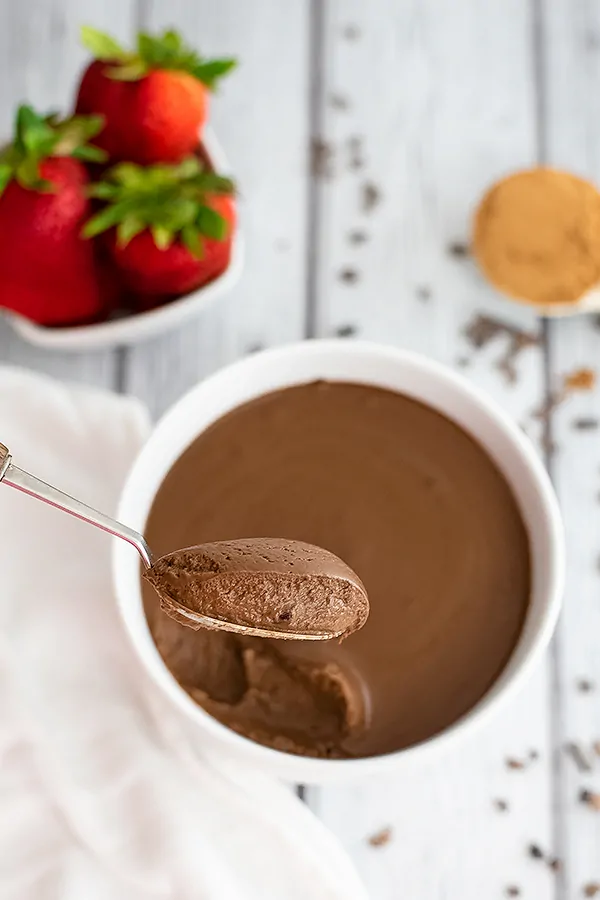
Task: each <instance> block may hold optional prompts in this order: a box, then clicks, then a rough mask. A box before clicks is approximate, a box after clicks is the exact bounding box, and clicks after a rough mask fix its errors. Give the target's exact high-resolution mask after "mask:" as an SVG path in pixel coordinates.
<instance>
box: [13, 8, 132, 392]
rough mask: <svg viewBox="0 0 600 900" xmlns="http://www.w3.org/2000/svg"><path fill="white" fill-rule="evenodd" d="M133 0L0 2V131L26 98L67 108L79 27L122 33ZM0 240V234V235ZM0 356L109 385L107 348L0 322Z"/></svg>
mask: <svg viewBox="0 0 600 900" xmlns="http://www.w3.org/2000/svg"><path fill="white" fill-rule="evenodd" d="M135 15H136V3H135V0H35V2H34V3H31V2H30V3H19V2H16V3H13V2H11V3H3V4H1V5H0V132H1V134H2V136H3V138H4V137H5V136H8V135H9V134H10V132H11V128H12V119H13V115H14V110H15V108H16V106H17V105H18V104H19V103H23V102H29V103H31V104H32V105H33V106H35V107H36V109H40V110H49V111H50V110H60V111H63V112H67V111H69V110H70V109H71V108H72V105H73V100H74V91H75V87H76V84H77V78H78V74H79V71H80V70H81V69H82V67H83V64H84V61H85V58H86V55H85V51H84V50H83V48H82V47H81V46H80V44H79V27H80V25H81V24H84V23H87V24H90V25H95V26H96V27H98V28H104V29H106V30H110V31H111V32H112V33H114V34H115V35H116V36H118V37H120V38H124V39H125V38H128V37H129V35H130V33H131V32H132V30H133V25H134V21H135ZM0 239H1V235H0ZM0 359H1V360H2V361H3V362H10V363H14V364H17V365H21V366H27V367H28V368H32V369H38V370H40V371H43V372H48V373H49V374H52V375H55V376H57V377H60V378H66V379H70V380H77V381H85V382H88V383H91V384H98V385H105V386H107V387H113V386H114V385H115V360H114V354H113V353H112V352H111V351H103V352H98V353H94V354H75V355H68V354H67V355H63V354H60V353H52V352H48V351H44V350H38V349H36V348H34V347H31V346H29V345H28V344H26V343H25V342H24V341H22V340H21V339H20V338H18V337H17V336H16V334H14V332H13V331H12V329H11V328H10V326H9V325H8V323H7V322H4V321H0Z"/></svg>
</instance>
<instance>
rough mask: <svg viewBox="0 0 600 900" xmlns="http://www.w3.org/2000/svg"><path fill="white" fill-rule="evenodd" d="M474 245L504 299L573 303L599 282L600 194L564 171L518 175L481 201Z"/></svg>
mask: <svg viewBox="0 0 600 900" xmlns="http://www.w3.org/2000/svg"><path fill="white" fill-rule="evenodd" d="M473 247H474V251H475V256H476V258H477V260H478V262H479V265H480V266H481V268H482V270H483V272H484V274H485V275H486V276H487V278H489V280H490V281H491V282H492V283H493V284H494V285H495V286H496V287H497V288H499V289H500V290H501V291H503V292H504V293H506V294H508V295H510V296H511V297H514V298H515V299H518V300H523V301H526V302H530V303H533V304H536V305H540V306H549V305H552V304H556V303H575V302H576V301H578V300H579V299H580V298H581V297H582V296H583V295H584V294H585V293H586V292H587V291H588V290H589V289H590V288H592V287H594V286H595V285H596V284H597V283H598V281H600V193H599V192H598V190H597V189H596V188H595V187H594V185H593V184H590V182H588V181H585V180H583V179H582V178H577V177H576V176H575V175H571V174H569V173H567V172H558V171H556V170H554V169H547V168H536V169H530V170H526V171H522V172H517V173H515V174H514V175H510V176H509V177H508V178H505V179H503V180H502V181H499V182H497V183H496V184H495V185H493V186H492V187H491V188H490V190H489V191H488V192H487V193H486V194H485V196H484V197H483V200H482V201H481V203H480V205H479V208H478V209H477V212H476V215H475V222H474V231H473Z"/></svg>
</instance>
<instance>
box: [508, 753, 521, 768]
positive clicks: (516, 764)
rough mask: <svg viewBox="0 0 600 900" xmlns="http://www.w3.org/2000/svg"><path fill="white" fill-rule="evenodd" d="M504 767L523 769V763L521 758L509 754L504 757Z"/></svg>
mask: <svg viewBox="0 0 600 900" xmlns="http://www.w3.org/2000/svg"><path fill="white" fill-rule="evenodd" d="M506 768H507V769H524V768H525V763H524V762H523V760H522V759H515V758H514V757H512V756H509V757H508V758H507V759H506Z"/></svg>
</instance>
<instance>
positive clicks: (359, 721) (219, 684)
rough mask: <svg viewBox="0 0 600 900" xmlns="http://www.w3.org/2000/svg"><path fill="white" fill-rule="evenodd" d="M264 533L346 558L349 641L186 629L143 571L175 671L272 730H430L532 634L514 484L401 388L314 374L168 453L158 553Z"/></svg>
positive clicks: (346, 736)
mask: <svg viewBox="0 0 600 900" xmlns="http://www.w3.org/2000/svg"><path fill="white" fill-rule="evenodd" d="M265 534H278V535H282V536H283V537H284V538H289V539H292V540H300V541H306V542H308V543H311V544H315V545H317V546H320V547H324V548H327V549H328V550H329V551H330V552H332V553H334V554H336V555H337V556H339V557H340V558H341V559H343V560H344V561H345V562H347V563H348V565H350V566H351V567H352V570H353V571H354V572H356V573H357V575H358V576H359V578H360V579H361V581H362V582H363V583H364V585H365V587H366V590H367V592H368V595H369V600H370V614H369V618H368V620H367V622H366V624H365V626H364V627H363V628H362V629H361V630H360V631H357V632H356V633H355V634H352V635H351V636H350V637H349V638H348V640H346V641H344V643H343V644H341V645H339V644H338V643H337V642H335V641H328V642H324V643H318V644H315V643H312V644H309V643H302V642H287V641H286V642H282V641H268V640H261V639H258V638H245V637H241V636H237V635H232V634H223V633H218V632H209V631H204V630H199V631H193V630H191V629H190V628H188V627H186V626H184V625H181V624H179V623H177V622H175V621H173V620H172V619H170V618H169V617H168V616H167V615H165V613H163V612H162V611H161V610H160V606H159V604H158V600H157V597H156V595H155V593H154V591H153V590H152V588H151V586H150V585H144V598H145V604H146V614H147V617H148V620H149V623H150V627H151V630H152V633H153V636H154V639H155V641H156V644H157V647H158V649H159V651H160V653H161V654H162V656H163V658H164V660H165V662H166V664H167V665H168V666H169V668H170V669H171V671H172V672H173V674H174V675H175V677H176V678H177V679H178V681H179V682H180V683H181V684H182V686H183V687H184V688H185V689H186V690H187V691H188V692H189V693H190V694H191V696H193V697H194V698H195V699H196V700H197V701H198V702H199V703H201V704H202V705H203V706H204V707H205V708H206V709H207V710H208V711H209V712H211V713H212V714H213V715H215V716H216V717H217V718H219V719H220V720H221V721H223V722H224V723H226V724H228V725H229V726H230V727H232V728H234V729H236V730H237V731H239V732H241V733H243V734H246V735H248V736H249V737H252V738H254V739H255V740H258V741H260V742H262V743H265V744H268V745H270V746H275V747H279V748H281V749H285V750H290V751H292V752H298V753H305V754H310V755H317V756H336V757H346V756H369V755H374V754H379V753H386V752H390V751H393V750H397V749H400V748H402V747H406V746H409V745H411V744H414V743H417V742H419V741H422V740H424V739H426V738H428V737H431V736H432V735H434V734H436V733H437V732H439V731H441V730H442V729H444V728H445V727H447V726H448V725H450V724H452V723H453V722H455V721H456V720H457V719H459V718H460V717H461V716H463V715H464V714H465V713H466V712H467V711H468V710H469V709H471V707H472V706H473V705H474V704H475V703H476V702H477V701H478V700H479V699H480V698H481V697H482V696H483V695H484V694H485V693H486V691H487V690H488V689H489V688H490V686H491V685H492V684H493V682H494V681H495V680H496V678H497V677H498V675H499V674H500V673H501V672H502V670H503V668H504V667H505V665H506V663H507V661H508V659H509V657H510V655H511V653H512V651H513V649H514V647H515V644H516V642H517V640H518V638H519V635H520V633H521V629H522V626H523V622H524V618H525V615H526V612H527V607H528V603H529V592H530V564H529V542H528V537H527V533H526V530H525V528H524V525H523V522H522V519H521V516H520V514H519V510H518V508H517V505H516V503H515V500H514V498H513V496H512V493H511V490H510V488H509V486H508V485H507V483H506V481H505V479H504V478H503V476H502V475H501V473H500V472H499V471H498V469H497V468H496V466H495V464H494V463H493V462H492V460H491V459H490V458H489V456H488V455H487V453H486V452H485V451H484V450H483V448H482V447H481V446H480V445H479V444H478V443H477V442H476V441H474V440H473V439H472V438H471V437H470V436H469V435H468V434H467V433H466V432H464V431H463V430H462V429H460V428H459V427H458V426H456V425H455V424H454V423H453V422H451V421H450V420H449V419H447V418H445V417H444V416H443V415H440V414H439V413H437V412H435V411H434V410H432V409H431V408H429V407H427V406H424V405H423V404H421V403H418V402H416V401H414V400H412V399H410V398H408V397H404V396H402V395H399V394H395V393H393V392H390V391H385V390H380V389H378V388H373V387H367V386H362V385H354V384H338V383H326V382H317V383H313V384H307V385H303V386H299V387H294V388H289V389H286V390H282V391H278V392H275V393H272V394H269V395H266V396H264V397H262V398H260V399H258V400H255V401H253V402H251V403H248V404H246V405H243V406H241V407H239V408H238V409H236V410H234V411H233V412H231V413H230V414H228V415H226V416H224V417H223V418H222V419H220V420H219V421H217V422H216V423H214V424H213V425H212V426H211V427H210V428H209V429H207V431H206V432H205V433H204V434H203V435H201V436H200V437H199V438H198V439H197V440H196V441H195V442H194V443H193V444H192V446H191V447H189V448H188V450H187V451H186V452H185V453H184V454H183V455H182V456H181V458H180V459H179V460H178V461H177V462H176V463H175V465H174V466H173V468H172V470H171V472H170V473H169V474H168V475H167V477H166V479H165V481H164V483H163V485H162V486H161V489H160V491H159V492H158V495H157V497H156V499H155V502H154V505H153V508H152V510H151V513H150V517H149V521H148V525H147V529H146V536H147V538H148V541H149V543H150V545H151V546H152V547H153V548H154V549H155V551H156V552H157V553H167V552H169V551H170V550H172V548H173V547H185V546H190V545H194V544H199V543H203V542H206V541H215V540H218V541H220V540H232V539H237V538H242V537H247V536H249V537H260V536H261V535H265Z"/></svg>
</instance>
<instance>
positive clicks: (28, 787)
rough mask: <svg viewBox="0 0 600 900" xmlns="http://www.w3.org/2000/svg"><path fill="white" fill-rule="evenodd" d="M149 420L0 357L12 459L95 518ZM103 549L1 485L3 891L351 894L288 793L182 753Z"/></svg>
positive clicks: (0, 431)
mask: <svg viewBox="0 0 600 900" xmlns="http://www.w3.org/2000/svg"><path fill="white" fill-rule="evenodd" d="M148 428H149V425H148V420H147V417H146V414H145V412H144V410H143V409H142V408H141V406H140V405H139V404H138V403H137V402H136V401H134V400H130V399H125V398H122V397H117V396H114V395H111V394H108V393H103V392H100V391H96V390H91V389H87V388H74V387H65V386H63V385H60V384H57V383H55V382H53V381H51V380H49V379H47V378H44V377H41V376H38V375H34V374H32V373H29V372H23V371H20V370H17V369H0V441H1V442H2V443H4V444H6V445H7V446H8V447H9V448H10V450H11V452H12V454H13V458H14V461H15V464H16V465H18V466H20V467H22V468H24V469H29V470H30V471H31V472H33V473H34V474H35V475H37V476H39V477H41V478H43V479H44V480H46V481H49V482H51V483H53V484H55V485H56V486H57V487H60V488H62V489H64V490H66V491H67V492H68V493H71V494H73V495H75V496H76V497H78V498H80V499H82V500H84V501H86V502H88V503H90V504H91V505H93V506H96V507H98V508H99V509H101V510H104V511H106V512H109V513H110V512H111V511H114V510H115V508H116V502H117V496H118V494H119V491H120V488H121V486H122V483H123V480H124V477H125V474H126V472H127V469H128V467H129V466H130V464H131V462H132V460H133V457H134V455H135V454H136V452H137V450H138V448H139V446H140V445H141V443H142V441H143V440H144V438H145V437H146V434H147V432H148ZM109 555H110V540H109V539H108V538H107V536H106V535H104V534H102V533H101V532H99V531H97V530H96V529H94V528H92V527H91V526H88V525H85V524H83V523H81V522H78V521H77V520H75V519H72V518H71V517H69V516H66V515H65V514H63V513H60V512H58V511H56V510H53V509H51V508H50V507H47V506H45V505H44V504H42V503H39V502H37V501H35V500H33V499H31V498H30V497H27V496H25V495H24V494H21V493H19V492H17V491H14V490H12V489H11V488H9V487H6V486H1V485H0V897H1V898H2V900H13V898H14V900H30V898H31V900H146V898H173V900H176V898H177V900H179V898H182V900H187V898H190V900H191V898H194V900H238V898H239V900H246V898H248V900H321V898H322V900H365V898H366V894H365V892H364V889H363V887H362V886H361V883H360V881H359V879H358V876H357V875H356V873H355V871H354V869H353V866H352V863H351V861H350V860H349V858H348V857H347V856H346V854H345V852H344V851H343V850H342V848H341V846H340V845H339V844H338V842H337V841H336V839H335V838H334V837H333V835H331V834H330V833H329V832H328V831H327V830H326V829H325V828H324V826H323V825H321V823H320V822H319V821H318V820H317V819H316V818H315V817H314V816H313V815H312V814H311V813H310V812H309V810H308V809H306V808H305V807H304V806H303V804H302V803H301V802H300V801H299V800H298V799H297V798H296V797H295V796H294V795H293V794H292V792H291V791H290V790H289V789H288V788H287V787H285V786H283V785H281V784H279V783H276V782H275V781H272V780H270V779H268V778H265V777H263V776H259V775H256V774H254V773H252V772H250V771H248V772H246V771H243V770H241V769H239V768H237V769H235V770H231V769H230V768H229V769H226V768H224V767H222V766H221V765H219V764H215V762H214V761H213V760H211V761H210V762H209V761H208V760H206V759H203V758H202V754H201V753H198V752H197V751H196V750H195V749H192V747H191V745H190V744H189V743H188V742H187V740H186V737H185V735H184V734H183V733H182V730H181V725H180V723H179V721H178V720H177V721H176V720H175V719H174V718H173V717H172V716H171V715H170V711H168V710H165V709H164V707H163V706H162V701H159V700H158V698H156V696H155V695H154V694H153V692H152V690H151V688H150V685H149V684H148V682H147V681H146V679H145V676H144V675H143V673H142V672H141V670H140V667H139V665H138V663H137V660H136V659H135V658H134V657H133V653H132V651H131V650H130V648H129V644H128V642H127V638H126V635H125V634H124V632H123V630H122V627H121V623H120V619H119V617H118V613H117V610H116V607H115V603H114V599H113V595H112V591H111V576H110V566H109ZM157 711H158V715H157Z"/></svg>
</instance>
